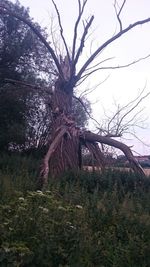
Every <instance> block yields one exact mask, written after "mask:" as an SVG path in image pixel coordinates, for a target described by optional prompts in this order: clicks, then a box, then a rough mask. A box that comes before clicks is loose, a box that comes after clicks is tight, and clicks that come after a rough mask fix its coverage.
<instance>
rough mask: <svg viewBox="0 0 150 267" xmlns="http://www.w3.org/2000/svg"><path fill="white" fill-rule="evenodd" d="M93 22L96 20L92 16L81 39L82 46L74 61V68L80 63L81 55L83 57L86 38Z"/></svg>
mask: <svg viewBox="0 0 150 267" xmlns="http://www.w3.org/2000/svg"><path fill="white" fill-rule="evenodd" d="M93 20H94V16H92V17H91V18H90V19H89V21H87V23H86V26H85V28H84V32H83V35H82V37H81V41H80V46H79V48H78V51H77V54H76V56H75V59H74V62H73V67H75V66H76V64H77V62H78V59H79V57H80V55H81V53H82V50H83V48H84V42H85V37H86V35H87V33H88V30H89V28H90V26H91V24H92V22H93Z"/></svg>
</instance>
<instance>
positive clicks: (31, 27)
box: [0, 5, 64, 79]
mask: <svg viewBox="0 0 150 267" xmlns="http://www.w3.org/2000/svg"><path fill="white" fill-rule="evenodd" d="M0 12H1V13H3V14H9V15H11V16H13V17H15V18H16V19H19V20H20V21H22V22H24V23H25V24H26V25H28V26H29V28H30V29H31V30H32V31H33V32H34V33H35V34H36V36H38V38H39V39H40V41H41V42H42V43H43V44H44V45H45V46H46V48H47V49H48V51H49V53H50V55H51V56H52V58H53V60H54V62H55V64H56V67H57V69H58V72H59V75H60V77H61V78H62V79H64V77H63V72H62V70H61V67H60V64H59V61H58V59H57V57H56V55H55V52H54V50H53V49H52V47H51V46H50V45H49V43H48V42H47V41H46V39H45V38H44V36H43V35H42V34H41V33H40V32H39V30H38V29H37V28H35V27H34V25H33V24H32V22H30V21H28V20H27V19H25V18H23V17H22V16H20V15H18V14H16V13H15V12H13V11H11V10H9V8H7V7H5V6H3V5H0Z"/></svg>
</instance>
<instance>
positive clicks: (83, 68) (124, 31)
mask: <svg viewBox="0 0 150 267" xmlns="http://www.w3.org/2000/svg"><path fill="white" fill-rule="evenodd" d="M148 22H150V18H147V19H144V20H139V21H136V22H134V23H133V24H130V25H129V26H128V27H126V28H125V29H124V30H122V31H119V32H118V33H117V34H115V35H114V36H113V37H111V38H110V39H108V40H107V41H106V42H104V43H103V44H102V45H101V46H100V47H99V48H98V49H97V50H96V51H95V52H94V53H93V54H92V55H91V56H90V57H89V58H88V60H87V61H86V62H85V64H84V65H83V66H82V67H81V69H80V70H79V72H78V74H77V75H76V80H77V81H79V80H80V78H81V76H82V74H83V73H84V71H85V70H86V69H87V67H88V66H89V65H90V64H91V62H92V61H93V60H94V59H95V57H96V56H97V55H98V54H99V53H100V52H101V51H102V50H103V49H104V48H106V47H107V46H108V45H110V44H111V43H113V42H114V41H116V40H117V39H118V38H120V37H121V36H123V35H124V34H125V33H127V32H128V31H130V30H132V29H133V28H135V27H137V26H139V25H143V24H146V23H148Z"/></svg>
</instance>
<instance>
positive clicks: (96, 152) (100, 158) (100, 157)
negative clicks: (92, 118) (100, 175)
mask: <svg viewBox="0 0 150 267" xmlns="http://www.w3.org/2000/svg"><path fill="white" fill-rule="evenodd" d="M85 146H86V147H87V148H88V150H89V152H90V153H91V154H92V155H93V156H94V158H95V160H96V162H97V166H98V167H100V168H101V170H102V171H103V170H104V166H105V160H104V154H103V153H102V152H101V150H100V148H99V146H98V143H91V142H85Z"/></svg>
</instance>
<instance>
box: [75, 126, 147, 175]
mask: <svg viewBox="0 0 150 267" xmlns="http://www.w3.org/2000/svg"><path fill="white" fill-rule="evenodd" d="M80 138H81V139H83V140H84V141H85V142H87V141H88V142H99V143H101V144H106V145H109V146H112V147H115V148H118V149H120V150H121V151H122V152H123V153H124V154H125V156H126V157H127V159H128V161H129V163H130V165H131V167H132V169H133V170H134V171H135V172H137V173H139V174H140V175H144V176H145V173H144V171H143V169H142V167H141V165H140V164H139V163H138V161H137V160H136V159H135V158H134V155H133V153H132V151H131V149H130V148H129V147H128V146H127V145H125V144H123V143H121V142H119V141H117V140H114V139H112V138H110V137H107V136H101V135H98V134H94V133H92V132H89V131H84V132H81V133H80Z"/></svg>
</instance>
